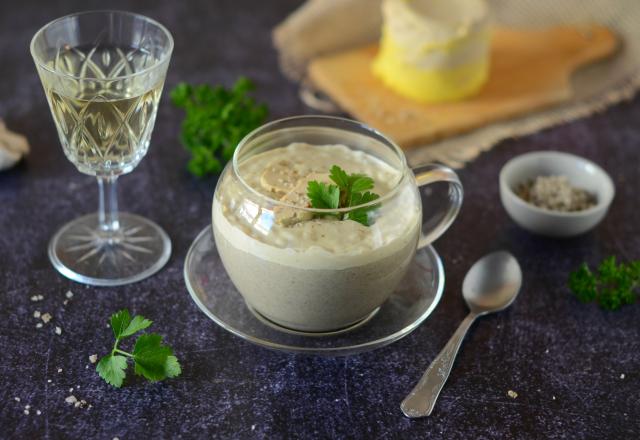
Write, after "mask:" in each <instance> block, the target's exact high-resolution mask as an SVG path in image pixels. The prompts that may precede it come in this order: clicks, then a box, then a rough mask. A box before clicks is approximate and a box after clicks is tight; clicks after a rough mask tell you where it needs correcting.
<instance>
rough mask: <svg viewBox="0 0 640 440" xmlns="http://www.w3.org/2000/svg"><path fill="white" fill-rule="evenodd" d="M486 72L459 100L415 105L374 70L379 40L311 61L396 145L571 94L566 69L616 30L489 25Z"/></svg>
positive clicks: (329, 87)
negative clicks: (480, 86)
mask: <svg viewBox="0 0 640 440" xmlns="http://www.w3.org/2000/svg"><path fill="white" fill-rule="evenodd" d="M492 38H493V39H492V49H491V72H490V77H489V80H488V82H487V84H485V86H484V87H483V89H482V90H481V92H480V93H479V94H477V95H476V96H474V97H472V98H469V99H466V100H464V101H458V102H450V103H441V104H421V103H418V102H414V101H412V100H409V99H408V98H404V97H402V96H400V95H398V94H396V93H395V92H393V91H392V90H391V89H388V88H387V87H385V86H384V85H383V83H382V82H381V81H380V80H378V79H377V78H376V77H374V76H373V74H372V73H371V70H370V66H371V62H372V60H373V58H374V56H375V54H376V51H377V45H375V46H368V47H363V48H358V49H355V50H350V51H347V52H342V53H338V54H334V55H329V56H325V57H322V58H318V59H316V60H314V61H313V62H312V63H311V65H310V66H309V73H310V77H311V80H312V81H313V83H314V85H315V86H316V87H318V88H319V89H320V90H321V91H323V92H324V93H326V94H327V95H328V96H329V97H331V99H333V100H334V102H336V103H337V104H338V105H339V106H340V107H342V108H343V109H344V110H345V111H347V112H348V113H350V114H351V115H353V116H354V117H355V118H357V119H360V120H361V121H363V122H365V123H367V124H369V125H371V126H373V127H374V128H377V129H378V130H380V131H382V132H383V133H386V134H387V135H389V136H391V138H393V139H394V140H395V141H396V142H397V143H399V144H400V145H401V146H402V147H405V148H409V147H412V146H417V145H424V144H426V143H429V142H431V141H434V140H438V139H442V138H444V137H448V136H452V135H456V134H460V133H463V132H466V131H470V130H472V129H474V128H478V127H481V126H483V125H487V124H489V123H491V122H495V121H498V120H502V119H507V118H510V117H514V116H518V115H522V114H524V113H528V112H531V111H533V110H537V109H540V108H542V107H546V106H550V105H553V104H557V103H559V102H562V101H565V100H567V99H569V98H570V97H571V94H572V92H571V83H570V78H571V74H572V73H573V72H574V71H575V70H576V69H578V68H579V67H581V66H583V65H586V64H589V63H592V62H594V61H597V60H600V59H602V58H604V57H606V56H608V55H610V54H612V53H613V52H614V51H615V49H616V47H617V39H616V37H615V35H614V34H613V33H612V32H611V31H609V30H608V29H607V28H605V27H602V26H595V25H594V26H586V27H567V26H563V27H554V28H550V29H546V30H513V29H504V28H497V29H494V31H493V36H492Z"/></svg>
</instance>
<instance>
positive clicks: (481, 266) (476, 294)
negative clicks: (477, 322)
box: [462, 251, 522, 315]
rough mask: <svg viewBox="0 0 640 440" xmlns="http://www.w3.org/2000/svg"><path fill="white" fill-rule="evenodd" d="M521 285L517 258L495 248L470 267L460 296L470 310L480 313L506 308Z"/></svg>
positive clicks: (516, 294) (520, 273)
mask: <svg viewBox="0 0 640 440" xmlns="http://www.w3.org/2000/svg"><path fill="white" fill-rule="evenodd" d="M521 285H522V271H521V270H520V265H519V264H518V261H517V260H516V259H515V257H514V256H513V255H511V254H510V253H509V252H505V251H499V252H494V253H491V254H489V255H485V256H484V257H483V258H481V259H480V260H478V261H477V262H476V263H475V264H474V265H473V266H471V269H469V272H467V275H466V276H465V277H464V281H463V283H462V295H463V297H464V300H465V302H466V303H467V306H468V307H469V310H471V312H475V313H476V314H478V315H484V314H487V313H493V312H498V311H500V310H504V309H505V308H507V307H509V305H511V303H512V302H513V301H514V300H515V299H516V296H518V292H519V291H520V286H521Z"/></svg>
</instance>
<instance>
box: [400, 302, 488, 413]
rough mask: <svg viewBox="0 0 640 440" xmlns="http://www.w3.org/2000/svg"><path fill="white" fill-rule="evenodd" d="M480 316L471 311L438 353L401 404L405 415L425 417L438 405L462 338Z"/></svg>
mask: <svg viewBox="0 0 640 440" xmlns="http://www.w3.org/2000/svg"><path fill="white" fill-rule="evenodd" d="M477 317H478V315H477V314H475V313H473V312H471V313H469V314H468V315H467V317H466V318H464V321H462V323H461V324H460V326H459V327H458V329H457V330H456V332H455V333H454V334H453V336H452V337H451V339H449V342H447V345H445V346H444V348H443V349H442V350H441V351H440V353H438V356H436V358H435V359H434V360H433V362H431V365H429V368H427V371H425V372H424V375H423V376H422V378H421V379H420V382H418V384H417V385H416V386H415V387H414V388H413V390H411V392H410V393H409V395H408V396H407V397H405V399H404V400H403V401H402V404H401V405H400V408H401V409H402V412H403V413H404V415H405V416H407V417H410V418H416V417H424V416H428V415H430V414H431V411H433V407H434V406H435V405H436V400H437V399H438V395H439V394H440V391H441V390H442V387H443V386H444V383H445V382H446V381H447V379H448V378H449V373H451V368H452V367H453V362H454V361H455V360H456V355H457V354H458V350H459V349H460V345H462V340H463V339H464V336H465V335H466V334H467V330H469V327H471V324H473V321H475V319H476V318H477Z"/></svg>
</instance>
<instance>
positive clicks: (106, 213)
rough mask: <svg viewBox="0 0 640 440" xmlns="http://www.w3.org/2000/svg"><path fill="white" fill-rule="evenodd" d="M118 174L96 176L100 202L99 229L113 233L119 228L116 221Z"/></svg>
mask: <svg viewBox="0 0 640 440" xmlns="http://www.w3.org/2000/svg"><path fill="white" fill-rule="evenodd" d="M117 181H118V176H98V188H99V191H100V203H99V205H98V222H99V223H100V230H101V231H104V232H106V233H107V234H109V233H111V234H114V233H116V232H117V231H118V229H120V222H119V221H118V191H117V188H118V186H117Z"/></svg>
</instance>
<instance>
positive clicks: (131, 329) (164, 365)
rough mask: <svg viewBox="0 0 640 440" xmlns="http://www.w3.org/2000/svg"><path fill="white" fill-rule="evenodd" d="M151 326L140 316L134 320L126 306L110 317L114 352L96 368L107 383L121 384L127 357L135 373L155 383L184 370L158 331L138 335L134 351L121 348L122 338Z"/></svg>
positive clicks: (118, 385)
mask: <svg viewBox="0 0 640 440" xmlns="http://www.w3.org/2000/svg"><path fill="white" fill-rule="evenodd" d="M150 325H151V321H149V320H148V319H146V318H144V317H143V316H140V315H137V316H134V317H133V319H131V315H130V314H129V311H128V310H126V309H125V310H120V311H119V312H117V313H114V314H113V315H112V316H111V329H112V330H113V336H114V337H115V338H116V341H115V343H114V344H113V349H112V350H111V353H110V354H108V355H106V356H104V357H103V358H102V359H100V362H98V365H97V366H96V371H97V372H98V374H99V375H100V377H102V378H103V379H104V380H105V381H106V382H107V383H108V384H110V385H113V386H114V387H116V388H120V387H121V386H122V382H123V381H124V378H125V376H126V369H127V367H128V362H127V360H128V359H133V361H134V364H135V368H134V371H135V373H136V374H138V375H141V376H144V377H145V378H147V379H149V380H150V381H152V382H155V381H158V380H163V379H166V378H168V377H176V376H179V375H180V373H181V372H182V369H181V368H180V363H179V362H178V358H176V357H175V356H174V355H173V351H172V350H171V348H170V347H168V346H167V345H163V344H162V336H160V335H158V334H156V333H144V334H142V335H140V336H138V339H137V340H136V343H135V345H134V346H133V351H132V352H131V353H129V352H126V351H124V350H121V349H120V348H118V344H119V343H120V341H121V340H122V339H124V338H128V337H130V336H133V335H134V334H136V333H138V332H140V331H142V330H144V329H146V328H148V327H149V326H150Z"/></svg>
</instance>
